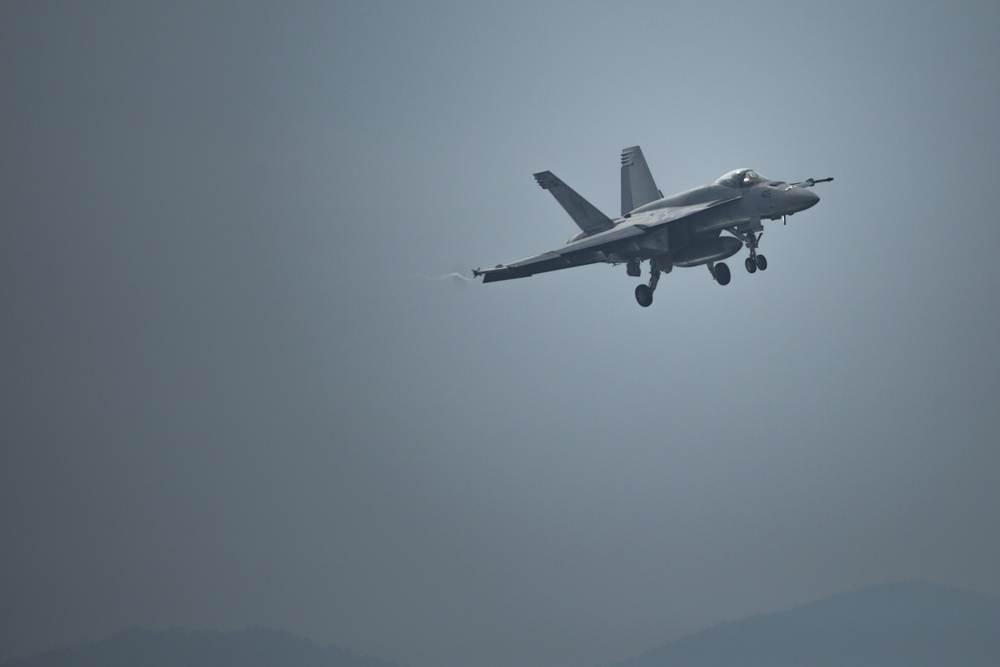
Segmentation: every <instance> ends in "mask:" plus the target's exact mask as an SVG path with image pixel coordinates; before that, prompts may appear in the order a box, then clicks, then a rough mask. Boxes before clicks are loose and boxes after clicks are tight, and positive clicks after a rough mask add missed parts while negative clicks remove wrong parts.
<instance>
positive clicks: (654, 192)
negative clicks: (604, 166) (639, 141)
mask: <svg viewBox="0 0 1000 667" xmlns="http://www.w3.org/2000/svg"><path fill="white" fill-rule="evenodd" d="M662 198H663V193H661V192H660V191H659V189H657V187H656V182H655V181H653V175H652V174H651V173H649V165H647V164H646V158H645V157H644V156H643V154H642V149H641V148H639V147H638V146H632V147H631V148H626V149H624V150H622V215H625V214H626V213H629V212H630V211H634V210H635V209H637V208H639V207H640V206H645V205H646V204H648V203H649V202H653V201H656V200H657V199H662Z"/></svg>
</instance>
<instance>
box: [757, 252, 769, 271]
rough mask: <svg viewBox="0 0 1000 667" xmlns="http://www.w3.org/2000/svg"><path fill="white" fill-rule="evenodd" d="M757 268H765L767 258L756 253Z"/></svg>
mask: <svg viewBox="0 0 1000 667" xmlns="http://www.w3.org/2000/svg"><path fill="white" fill-rule="evenodd" d="M757 268H758V269H760V270H761V271H763V270H764V269H766V268H767V258H765V257H764V255H757Z"/></svg>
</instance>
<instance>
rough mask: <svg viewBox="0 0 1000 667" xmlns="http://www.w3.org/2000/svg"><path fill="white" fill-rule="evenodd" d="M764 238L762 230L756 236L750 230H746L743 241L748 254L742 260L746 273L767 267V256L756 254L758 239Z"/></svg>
mask: <svg viewBox="0 0 1000 667" xmlns="http://www.w3.org/2000/svg"><path fill="white" fill-rule="evenodd" d="M762 238H764V232H761V233H760V236H757V235H756V234H754V233H753V232H752V231H751V232H747V235H746V238H745V239H744V243H746V245H747V248H749V249H750V256H749V257H747V258H746V261H744V262H743V266H745V267H746V269H747V273H755V272H756V271H757V270H758V269H759V270H761V271H763V270H765V269H766V268H767V258H766V257H764V255H758V254H757V246H758V245H759V244H760V240H761V239H762Z"/></svg>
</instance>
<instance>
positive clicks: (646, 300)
mask: <svg viewBox="0 0 1000 667" xmlns="http://www.w3.org/2000/svg"><path fill="white" fill-rule="evenodd" d="M634 264H635V270H636V273H634V274H633V269H632V267H633V263H632V262H629V264H628V274H629V275H630V276H633V277H635V276H638V275H639V273H638V269H639V263H638V262H635V263H634ZM671 268H672V266H670V265H669V263H668V265H667V266H666V267H664V266H661V265H660V262H659V261H658V260H657V259H656V258H653V259H651V260H649V284H648V285H636V288H635V300H636V301H638V302H639V305H640V306H642V307H643V308H648V307H649V305H650V304H651V303H653V290H655V289H656V284H657V283H658V282H660V273H661V272H664V270H665V271H670V269H671Z"/></svg>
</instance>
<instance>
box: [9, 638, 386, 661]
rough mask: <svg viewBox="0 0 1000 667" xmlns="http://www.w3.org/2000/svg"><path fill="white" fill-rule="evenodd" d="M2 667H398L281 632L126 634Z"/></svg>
mask: <svg viewBox="0 0 1000 667" xmlns="http://www.w3.org/2000/svg"><path fill="white" fill-rule="evenodd" d="M3 667H397V666H396V665H393V664H392V663H388V662H382V661H381V660H375V659H374V658H366V657H362V656H357V655H354V654H353V653H351V652H350V651H345V650H342V649H338V648H333V647H328V648H323V647H320V646H317V645H316V644H313V643H312V642H311V641H309V640H308V639H302V638H301V637H296V636H295V635H293V634H290V633H287V632H279V631H276V630H241V631H237V632H216V631H198V632H193V631H188V630H181V629H176V628H175V629H172V630H166V631H164V632H151V631H150V630H145V629H143V628H129V629H127V630H122V631H121V632H118V633H116V634H115V635H113V636H111V637H109V638H108V639H105V640H104V641H101V642H97V643H94V644H86V645H84V646H82V647H80V648H74V649H55V650H52V651H46V652H45V653H39V654H37V655H33V656H31V657H29V658H24V659H17V658H15V659H13V660H9V661H7V662H6V663H4V665H3Z"/></svg>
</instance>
